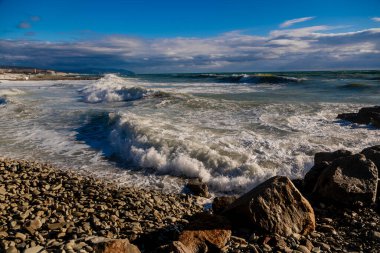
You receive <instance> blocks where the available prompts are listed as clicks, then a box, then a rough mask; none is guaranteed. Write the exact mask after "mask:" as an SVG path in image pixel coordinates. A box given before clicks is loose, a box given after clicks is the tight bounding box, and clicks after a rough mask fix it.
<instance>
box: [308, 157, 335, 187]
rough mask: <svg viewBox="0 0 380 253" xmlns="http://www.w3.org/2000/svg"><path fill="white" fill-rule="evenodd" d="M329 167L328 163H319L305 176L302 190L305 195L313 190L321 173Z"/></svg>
mask: <svg viewBox="0 0 380 253" xmlns="http://www.w3.org/2000/svg"><path fill="white" fill-rule="evenodd" d="M329 165H330V163H328V162H320V163H317V164H315V165H314V166H313V167H312V168H311V169H310V170H309V171H308V172H307V173H306V175H305V178H304V185H303V189H304V191H305V192H307V193H311V192H313V190H314V187H315V184H316V183H317V181H318V178H319V176H320V175H321V174H322V172H323V171H324V170H325V169H326V168H327V167H328V166H329Z"/></svg>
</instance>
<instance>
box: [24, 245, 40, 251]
mask: <svg viewBox="0 0 380 253" xmlns="http://www.w3.org/2000/svg"><path fill="white" fill-rule="evenodd" d="M43 249H44V247H42V246H34V247H31V248H28V249H25V251H24V253H39V252H41V251H42V250H43Z"/></svg>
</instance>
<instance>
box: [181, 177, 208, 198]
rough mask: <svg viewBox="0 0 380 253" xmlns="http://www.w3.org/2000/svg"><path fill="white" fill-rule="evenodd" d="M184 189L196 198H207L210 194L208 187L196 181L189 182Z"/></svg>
mask: <svg viewBox="0 0 380 253" xmlns="http://www.w3.org/2000/svg"><path fill="white" fill-rule="evenodd" d="M186 187H187V188H188V189H189V190H190V191H191V192H192V193H193V194H194V195H196V196H200V197H204V198H209V197H210V193H209V191H208V186H207V184H205V183H202V182H200V181H198V180H190V181H189V182H188V183H187V184H186Z"/></svg>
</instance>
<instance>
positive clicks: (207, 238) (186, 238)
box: [178, 214, 231, 253]
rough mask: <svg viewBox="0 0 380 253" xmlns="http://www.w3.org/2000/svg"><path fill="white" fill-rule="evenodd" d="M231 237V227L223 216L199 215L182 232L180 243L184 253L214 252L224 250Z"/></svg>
mask: <svg viewBox="0 0 380 253" xmlns="http://www.w3.org/2000/svg"><path fill="white" fill-rule="evenodd" d="M230 237H231V225H230V223H229V221H228V220H227V219H226V218H225V217H223V216H216V215H210V214H198V215H196V216H195V217H194V220H193V221H192V222H191V223H190V224H189V225H188V226H187V227H186V228H185V229H184V230H183V231H182V232H181V234H180V235H179V238H178V241H179V242H181V244H182V245H184V247H182V246H181V248H182V249H183V250H184V252H191V253H196V252H214V251H215V250H220V249H221V248H223V247H224V246H225V245H226V243H227V242H228V241H229V239H230ZM186 250H187V251H186Z"/></svg>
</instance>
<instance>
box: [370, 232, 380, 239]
mask: <svg viewBox="0 0 380 253" xmlns="http://www.w3.org/2000/svg"><path fill="white" fill-rule="evenodd" d="M371 237H372V238H373V239H375V240H378V241H380V232H378V231H372V232H371Z"/></svg>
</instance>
